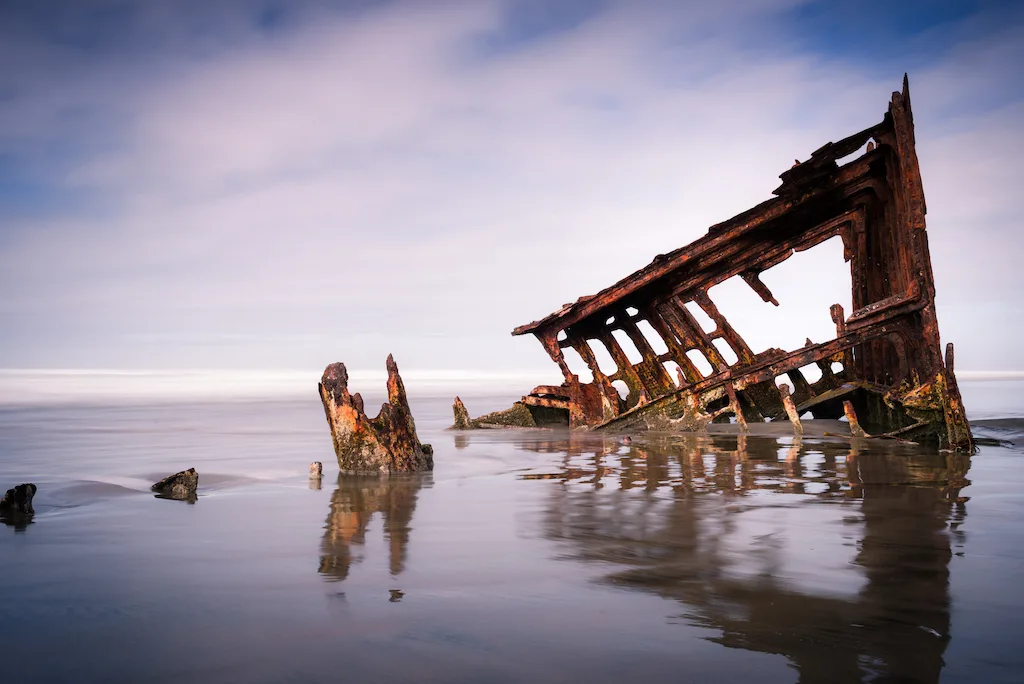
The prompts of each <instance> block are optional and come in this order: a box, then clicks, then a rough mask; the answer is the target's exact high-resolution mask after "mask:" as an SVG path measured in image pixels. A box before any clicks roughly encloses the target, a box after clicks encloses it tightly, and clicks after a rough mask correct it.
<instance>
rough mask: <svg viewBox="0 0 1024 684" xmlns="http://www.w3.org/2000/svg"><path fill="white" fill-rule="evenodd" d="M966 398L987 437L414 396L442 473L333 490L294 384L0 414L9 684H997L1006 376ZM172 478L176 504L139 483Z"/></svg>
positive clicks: (340, 482)
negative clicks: (622, 430)
mask: <svg viewBox="0 0 1024 684" xmlns="http://www.w3.org/2000/svg"><path fill="white" fill-rule="evenodd" d="M985 386H988V387H995V388H996V391H991V392H990V391H989V390H988V389H986V387H985ZM963 389H964V394H965V399H966V401H967V405H968V408H969V409H971V408H972V406H980V407H982V409H980V410H974V411H972V412H971V415H972V418H977V419H979V420H978V421H977V422H976V423H975V430H976V433H977V434H979V435H984V436H988V437H996V438H999V439H1002V440H1004V441H1005V443H1006V444H1007V446H1003V447H983V448H982V449H981V450H980V451H979V453H978V454H977V455H975V456H974V457H973V458H966V457H963V456H957V455H953V454H947V453H937V452H930V451H926V450H922V449H919V448H913V447H908V446H905V445H892V444H886V443H882V444H876V443H874V442H872V443H867V444H854V443H851V442H850V441H849V440H844V439H839V438H826V437H806V438H804V439H803V440H802V441H799V442H794V440H793V438H791V437H781V438H770V437H752V436H751V437H745V438H744V437H740V436H736V435H721V436H714V437H709V436H704V437H698V436H694V435H647V436H643V437H634V438H633V442H632V443H631V444H628V445H627V444H623V443H622V442H621V440H620V439H619V438H618V437H616V436H606V437H602V436H594V435H581V434H569V433H567V432H540V431H525V432H520V431H480V432H473V433H450V432H446V431H444V427H445V426H446V425H447V424H448V423H449V422H450V420H451V413H450V398H447V397H446V398H431V397H416V396H413V410H414V413H415V415H416V418H417V426H418V428H419V432H420V436H421V438H422V439H423V440H424V441H427V442H430V443H432V444H433V445H434V447H435V461H436V464H437V466H436V469H435V471H434V472H433V473H430V474H425V475H421V476H407V477H396V478H391V479H380V478H376V477H369V478H368V477H361V478H356V477H341V478H339V477H337V470H336V466H335V465H334V463H333V454H332V452H331V447H330V439H329V437H328V434H327V428H326V425H325V422H324V418H323V411H322V409H321V407H320V406H319V403H318V401H317V398H316V397H315V394H314V395H313V396H312V397H311V398H310V399H309V400H305V401H294V400H292V401H259V402H227V401H222V402H213V403H201V402H195V403H189V402H183V401H177V402H173V403H166V404H163V405H160V404H151V405H142V406H139V405H131V404H128V403H123V402H122V403H120V404H118V403H108V404H105V405H81V404H80V405H74V406H59V405H34V406H24V407H18V406H5V407H4V408H2V409H0V484H3V485H4V486H5V487H9V486H13V485H14V484H17V483H19V482H23V481H32V482H35V483H36V484H37V485H38V486H39V493H38V494H37V496H36V502H35V503H36V509H37V515H36V516H35V518H34V520H33V521H32V523H31V524H29V525H27V526H25V527H24V529H20V530H19V529H16V528H14V527H2V526H0V559H2V563H3V581H2V583H0V645H2V651H3V652H4V653H5V654H9V656H16V657H17V660H16V662H18V663H24V664H25V665H24V666H23V667H24V668H27V670H28V672H29V673H30V674H26V675H25V676H26V677H27V678H28V681H33V682H61V681H72V680H73V681H85V682H92V681H96V682H100V681H103V682H139V681H151V682H162V681H208V682H285V681H296V682H319V681H324V682H327V681H331V682H334V681H360V682H361V681H438V682H441V681H444V682H518V681H524V680H532V681H538V682H575V681H591V682H620V681H625V680H630V681H644V682H658V681H673V682H676V681H695V682H696V681H701V682H704V681H735V680H740V679H741V678H742V679H745V680H753V681H763V682H795V681H803V682H815V681H831V682H859V681H901V682H903V681H907V682H937V681H943V682H957V681H986V682H1019V681H1022V679H1024V652H1022V651H1021V649H1020V648H1019V645H1018V644H1019V636H1018V635H1019V634H1020V633H1021V631H1022V628H1024V618H1022V608H1024V588H1022V587H1024V564H1022V560H1024V526H1022V525H1020V520H1021V519H1022V518H1024V498H1022V497H1021V494H1020V492H1021V490H1022V484H1024V420H1022V419H1021V418H1020V416H1024V411H1020V410H1019V409H1018V407H1017V405H1016V403H1015V402H1017V401H1018V399H1019V397H1021V392H1020V390H1021V385H1020V383H1002V384H999V383H977V384H970V383H965V386H964V388H963ZM972 396H974V397H976V398H975V399H974V400H973V404H972ZM993 396H998V397H1000V398H998V399H993V398H992V397H993ZM510 399H511V397H477V398H474V399H472V400H467V403H468V404H469V407H470V410H471V411H473V412H474V413H482V412H484V411H485V410H491V409H493V408H499V407H501V406H502V405H507V404H508V402H509V400H510ZM985 401H988V404H985ZM367 404H368V405H370V404H372V402H371V401H369V400H368V401H367ZM313 460H320V461H323V462H324V471H325V477H324V479H323V481H322V483H321V484H320V486H319V488H317V486H316V485H315V484H311V483H310V482H309V481H308V478H307V474H306V473H307V466H308V464H309V462H310V461H313ZM190 466H194V467H196V469H197V470H198V471H199V472H200V492H199V493H200V496H199V499H198V501H197V502H196V503H195V504H191V505H190V504H188V503H185V502H175V501H166V500H159V499H156V498H154V497H153V496H152V495H151V494H150V493H149V492H148V491H147V488H148V485H149V484H150V483H151V482H153V481H155V480H156V479H158V478H159V477H160V476H163V475H166V474H168V473H170V472H173V471H175V470H180V469H184V468H187V467H190ZM5 662H6V663H8V666H9V665H10V663H11V662H12V661H11V660H10V658H7V659H5ZM21 667H22V666H20V665H19V668H21ZM19 671H21V670H20V669H19ZM23 674H24V672H23ZM19 676H21V675H19Z"/></svg>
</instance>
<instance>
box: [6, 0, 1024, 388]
mask: <svg viewBox="0 0 1024 684" xmlns="http://www.w3.org/2000/svg"><path fill="white" fill-rule="evenodd" d="M1020 64H1024V8H1022V7H1021V6H1020V3H1015V2H986V1H968V0H962V1H955V2H938V1H935V2H903V3H893V2H881V1H877V0H867V1H865V2H827V1H823V2H813V1H800V0H737V1H735V2H734V1H729V0H721V1H719V2H714V3H707V2H694V3H689V2H684V1H679V2H660V1H648V0H631V1H628V2H617V1H615V0H601V1H589V0H587V1H584V0H564V1H561V2H540V1H537V0H512V1H505V2H503V1H498V0H493V1H491V0H477V1H474V2H456V1H451V2H446V1H443V0H437V1H431V2H428V1H426V0H420V1H418V2H399V1H392V2H371V1H369V0H367V1H360V2H341V1H335V2H331V1H327V0H324V1H319V2H301V1H289V2H284V1H283V0H282V1H270V0H263V1H255V0H254V1H247V0H229V1H222V2H218V1H216V0H211V1H209V2H203V3H196V2H168V1H165V0H146V1H141V0H140V1H136V2H129V1H120V2H114V1H109V2H100V1H94V0H69V1H67V2H56V1H51V0H24V1H21V0H13V1H12V0H0V294H2V296H0V331H2V334H0V368H8V369H11V368H35V369H55V368H72V369H95V368H108V369H126V370H131V369H170V370H173V369H197V368H198V369H227V370H231V369H322V368H323V367H324V366H326V365H327V364H328V363H330V362H333V361H344V362H346V364H347V365H349V367H351V368H357V369H358V368H383V364H384V359H385V358H386V357H387V355H388V354H389V353H393V354H394V356H395V358H396V360H397V361H398V362H399V365H400V366H401V367H402V368H403V369H406V368H411V369H414V370H416V371H420V372H432V371H444V370H449V371H453V370H459V371H480V372H490V373H499V372H515V371H524V372H525V371H529V372H551V373H552V377H551V380H552V381H555V382H557V381H558V378H557V371H556V369H555V367H554V365H553V364H551V362H550V360H549V359H548V357H547V355H546V354H545V353H544V351H543V350H542V349H541V346H540V345H539V344H538V343H537V342H536V341H535V340H534V339H533V338H532V337H512V336H511V335H510V332H511V330H512V328H514V327H515V326H517V325H520V324H523V323H527V322H529V321H532V320H535V319H538V318H541V317H543V316H544V315H546V314H548V313H549V312H551V311H553V310H555V309H557V308H558V307H560V306H561V305H562V304H563V303H565V302H569V301H574V300H575V299H577V298H578V297H579V296H581V295H584V294H591V293H594V292H596V291H598V290H600V289H601V288H603V287H605V286H607V285H609V284H611V283H613V282H615V281H616V280H618V279H620V278H622V277H624V276H626V275H628V274H629V273H630V272H632V271H634V270H635V269H637V268H640V267H642V266H644V265H646V264H647V263H648V262H649V261H650V260H651V258H652V257H653V256H654V255H655V254H659V253H663V252H667V251H670V250H672V249H675V248H677V247H679V246H682V245H683V244H686V243H688V242H690V241H692V240H694V239H696V238H698V237H700V236H701V235H702V234H704V232H705V231H706V230H707V228H708V226H710V225H712V224H715V223H718V222H720V221H723V220H725V219H728V218H729V217H731V216H733V215H735V214H737V213H739V212H741V211H743V210H745V209H747V208H749V207H751V206H753V205H754V204H757V203H759V202H761V201H763V200H765V199H768V198H769V197H770V196H771V191H772V190H773V189H774V188H775V187H776V186H777V185H778V184H779V181H778V175H779V174H780V173H781V172H783V171H785V170H786V169H788V168H789V167H790V166H791V165H792V163H793V160H794V159H795V158H796V159H806V158H807V157H808V156H809V155H810V153H811V152H812V151H813V150H815V149H817V148H818V147H820V146H821V145H822V144H824V143H825V142H827V141H829V140H833V141H834V140H838V139H839V138H842V137H844V136H846V135H848V134H850V133H853V132H855V131H858V130H860V129H862V128H865V127H867V126H869V125H872V124H874V123H876V122H878V121H880V120H881V118H882V116H883V114H884V112H885V110H886V106H887V104H888V100H889V97H890V94H891V92H892V91H893V90H896V89H898V88H899V87H900V86H901V83H902V78H903V74H904V72H908V73H909V76H910V83H911V91H912V97H913V104H914V113H915V119H916V124H917V147H918V154H919V157H920V162H921V168H922V175H923V178H924V184H925V192H926V196H927V200H928V216H927V220H928V232H929V237H930V244H931V250H932V258H933V267H934V271H935V280H936V287H937V303H938V313H939V324H940V331H941V333H942V337H943V340H944V341H953V342H955V344H956V349H957V368H958V369H968V370H1018V371H1019V370H1024V359H1022V358H1021V356H1020V354H1019V351H1020V350H1021V348H1022V346H1024V345H1022V344H1021V342H1022V337H1024V315H1022V308H1024V305H1022V304H1021V298H1020V296H1019V293H1020V291H1021V289H1022V287H1021V286H1022V284H1024V282H1022V280H1024V277H1022V271H1024V268H1022V264H1024V249H1022V245H1024V238H1022V237H1021V232H1020V230H1019V222H1020V219H1019V217H1020V211H1019V210H1017V204H1016V202H1017V201H1018V200H1019V198H1020V187H1021V179H1022V178H1024V173H1022V171H1024V169H1022V162H1021V160H1022V158H1024V80H1022V76H1021V72H1022V70H1021V68H1020V66H1019V65H1020ZM819 251H820V252H822V254H818V252H819ZM777 271H778V273H777ZM803 274H813V277H814V278H815V279H816V283H815V285H813V286H808V285H807V284H806V281H804V280H802V278H806V277H807V276H806V275H803ZM764 279H765V281H766V282H767V283H768V284H769V285H770V286H771V287H772V289H773V291H774V292H775V295H776V297H777V298H778V299H779V300H780V302H781V304H782V307H780V309H778V310H774V309H773V307H771V306H770V305H767V304H764V303H763V302H761V300H760V299H759V298H758V297H756V296H755V295H753V294H752V292H751V291H749V289H746V290H743V291H740V290H735V291H734V290H730V289H729V288H726V287H725V286H724V285H723V286H722V288H723V290H722V291H720V292H718V293H716V292H715V291H714V290H713V291H712V293H711V294H712V297H713V298H715V300H716V301H717V302H718V304H719V306H720V308H721V309H722V310H723V312H724V313H725V314H726V316H728V317H729V318H730V320H731V321H732V322H733V324H734V325H735V327H736V328H737V329H738V330H739V331H740V333H741V334H742V335H743V336H744V337H745V338H746V339H747V341H748V342H749V343H750V344H751V346H752V347H754V349H755V351H760V350H761V349H763V348H767V347H770V346H782V347H789V348H793V347H797V346H800V345H802V344H803V341H804V338H805V337H808V336H810V337H811V339H813V340H815V341H824V340H825V339H828V338H830V337H831V336H832V335H833V334H834V326H833V324H832V322H831V320H830V318H829V314H828V307H829V305H830V304H832V303H835V302H840V303H842V302H847V304H844V307H845V308H846V310H847V311H850V307H849V305H848V302H849V290H848V287H849V270H848V267H847V266H846V265H845V264H844V263H843V262H842V259H841V249H840V248H839V245H837V244H825V245H823V246H821V247H819V248H816V250H812V251H811V252H807V253H804V254H799V255H797V256H795V257H794V258H792V259H790V260H789V261H788V262H786V263H785V264H783V265H782V266H780V267H778V268H777V269H773V270H772V271H770V272H768V273H767V274H766V275H765V277H764ZM819 282H820V284H819Z"/></svg>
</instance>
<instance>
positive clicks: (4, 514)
mask: <svg viewBox="0 0 1024 684" xmlns="http://www.w3.org/2000/svg"><path fill="white" fill-rule="evenodd" d="M35 495H36V486H35V485H34V484H32V483H31V482H29V483H26V484H20V485H18V486H17V487H13V488H11V489H8V490H7V493H6V494H4V497H3V498H2V499H0V522H3V523H4V524H6V525H11V526H12V527H14V529H15V530H24V529H25V527H26V526H27V525H28V524H29V523H30V522H32V517H33V516H34V515H35V512H36V511H35V509H34V508H32V497H34V496H35Z"/></svg>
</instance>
